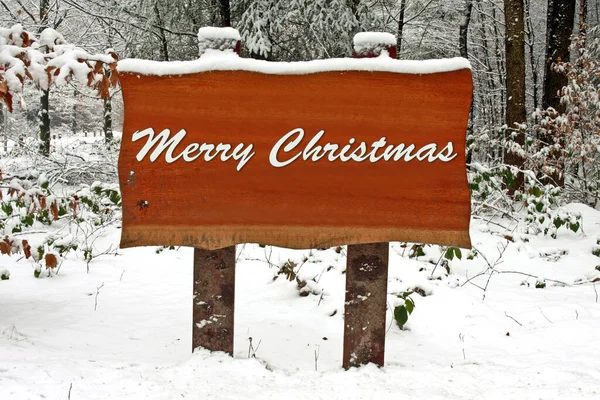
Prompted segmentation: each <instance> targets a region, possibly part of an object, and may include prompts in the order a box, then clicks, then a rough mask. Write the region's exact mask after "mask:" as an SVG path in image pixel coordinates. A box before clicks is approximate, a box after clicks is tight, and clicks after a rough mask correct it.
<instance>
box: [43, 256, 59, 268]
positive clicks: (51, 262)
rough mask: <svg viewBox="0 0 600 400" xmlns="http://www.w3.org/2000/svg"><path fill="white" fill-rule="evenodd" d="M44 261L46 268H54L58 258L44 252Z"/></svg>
mask: <svg viewBox="0 0 600 400" xmlns="http://www.w3.org/2000/svg"><path fill="white" fill-rule="evenodd" d="M44 261H46V268H56V265H57V264H58V259H57V258H56V256H55V255H54V254H46V255H45V256H44Z"/></svg>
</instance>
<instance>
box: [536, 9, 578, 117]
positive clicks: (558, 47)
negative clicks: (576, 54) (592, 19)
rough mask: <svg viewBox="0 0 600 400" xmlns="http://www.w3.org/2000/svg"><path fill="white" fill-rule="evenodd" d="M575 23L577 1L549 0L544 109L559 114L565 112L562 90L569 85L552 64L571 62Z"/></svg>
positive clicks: (565, 77) (564, 76) (563, 75)
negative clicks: (553, 68) (550, 109)
mask: <svg viewBox="0 0 600 400" xmlns="http://www.w3.org/2000/svg"><path fill="white" fill-rule="evenodd" d="M574 22H575V0H548V20H547V23H546V66H545V76H544V95H543V96H542V107H543V108H544V109H546V108H548V107H552V108H554V109H555V110H556V111H558V112H559V113H563V112H564V111H565V107H564V105H562V104H560V94H559V92H560V90H561V89H562V88H563V87H564V86H566V84H567V76H566V75H565V74H563V73H560V72H557V71H553V70H552V64H553V63H555V62H556V61H558V60H559V59H560V60H562V61H569V45H570V44H571V41H570V37H571V34H572V33H573V24H574Z"/></svg>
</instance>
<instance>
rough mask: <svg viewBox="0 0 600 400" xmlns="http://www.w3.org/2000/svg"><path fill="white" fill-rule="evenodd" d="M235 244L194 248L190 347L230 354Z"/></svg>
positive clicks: (233, 300)
mask: <svg viewBox="0 0 600 400" xmlns="http://www.w3.org/2000/svg"><path fill="white" fill-rule="evenodd" d="M234 305H235V246H229V247H225V248H223V249H220V250H203V249H194V296H193V306H192V314H193V319H192V322H193V323H192V351H193V350H194V349H195V348H196V347H204V348H205V349H208V350H213V351H224V352H226V353H228V354H230V355H233V323H234V315H233V311H234Z"/></svg>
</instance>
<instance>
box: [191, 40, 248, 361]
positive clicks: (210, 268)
mask: <svg viewBox="0 0 600 400" xmlns="http://www.w3.org/2000/svg"><path fill="white" fill-rule="evenodd" d="M223 32H226V34H225V35H223ZM232 32H233V35H232ZM221 35H223V36H221ZM198 39H199V48H200V56H201V55H202V53H203V52H204V51H206V50H207V49H212V50H233V51H235V52H236V53H237V54H238V55H241V54H240V53H241V41H240V40H239V34H237V31H233V29H232V28H225V29H213V28H208V29H204V30H201V31H200V33H199V34H198ZM234 308H235V245H234V246H228V247H224V248H222V249H219V250H204V249H200V248H195V249H194V286H193V295H192V351H194V349H195V348H197V347H203V348H205V349H208V350H211V351H223V352H225V353H227V354H229V355H231V356H233V328H234V317H233V316H234Z"/></svg>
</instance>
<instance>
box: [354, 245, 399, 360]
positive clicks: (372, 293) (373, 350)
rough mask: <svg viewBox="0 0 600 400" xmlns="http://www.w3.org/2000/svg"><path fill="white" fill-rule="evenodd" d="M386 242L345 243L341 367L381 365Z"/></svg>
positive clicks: (382, 355) (386, 259)
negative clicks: (346, 253) (345, 259)
mask: <svg viewBox="0 0 600 400" xmlns="http://www.w3.org/2000/svg"><path fill="white" fill-rule="evenodd" d="M388 255H389V243H372V244H358V245H350V246H348V255H347V261H346V303H345V307H344V357H343V367H344V368H346V369H348V368H350V367H357V366H360V365H364V364H368V363H370V362H372V363H374V364H376V365H378V366H380V367H382V366H383V361H384V352H385V331H386V325H385V310H386V303H387V278H388Z"/></svg>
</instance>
